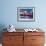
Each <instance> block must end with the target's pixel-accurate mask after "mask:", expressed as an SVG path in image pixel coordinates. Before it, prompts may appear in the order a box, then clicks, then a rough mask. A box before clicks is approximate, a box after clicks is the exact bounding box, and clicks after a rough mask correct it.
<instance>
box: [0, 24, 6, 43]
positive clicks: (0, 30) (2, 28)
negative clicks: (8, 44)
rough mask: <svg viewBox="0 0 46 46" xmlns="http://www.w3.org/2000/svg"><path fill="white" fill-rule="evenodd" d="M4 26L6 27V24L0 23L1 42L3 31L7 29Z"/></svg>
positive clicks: (0, 41) (0, 40)
mask: <svg viewBox="0 0 46 46" xmlns="http://www.w3.org/2000/svg"><path fill="white" fill-rule="evenodd" d="M4 28H6V26H5V25H4V24H0V43H2V36H3V34H2V33H3V32H5V31H6V29H5V30H4Z"/></svg>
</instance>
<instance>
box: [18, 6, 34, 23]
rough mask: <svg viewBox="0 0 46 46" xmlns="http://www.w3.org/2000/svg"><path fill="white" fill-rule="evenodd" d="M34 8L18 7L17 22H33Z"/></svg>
mask: <svg viewBox="0 0 46 46" xmlns="http://www.w3.org/2000/svg"><path fill="white" fill-rule="evenodd" d="M34 15H35V13H34V7H18V8H17V20H18V21H24V22H25V21H30V22H31V21H34V20H35V16H34Z"/></svg>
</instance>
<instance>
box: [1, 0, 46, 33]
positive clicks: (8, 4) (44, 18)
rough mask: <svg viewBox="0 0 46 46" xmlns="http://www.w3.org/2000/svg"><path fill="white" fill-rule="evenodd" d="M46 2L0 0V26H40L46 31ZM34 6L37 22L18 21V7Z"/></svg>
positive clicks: (41, 0)
mask: <svg viewBox="0 0 46 46" xmlns="http://www.w3.org/2000/svg"><path fill="white" fill-rule="evenodd" d="M45 4H46V0H0V27H1V28H2V27H3V28H4V27H7V26H8V25H9V24H13V25H14V26H15V27H16V28H29V27H30V28H37V27H39V28H42V29H43V30H44V31H45V32H46V5H45ZM32 6H33V7H35V22H17V7H32ZM1 28H0V29H1ZM0 31H1V30H0Z"/></svg>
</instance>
